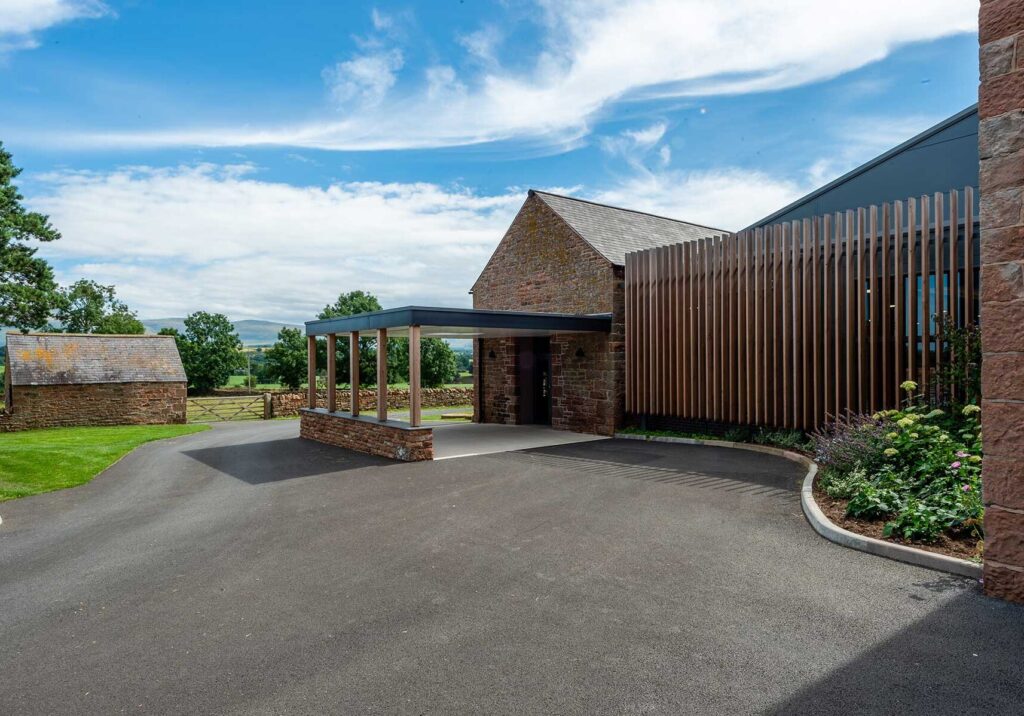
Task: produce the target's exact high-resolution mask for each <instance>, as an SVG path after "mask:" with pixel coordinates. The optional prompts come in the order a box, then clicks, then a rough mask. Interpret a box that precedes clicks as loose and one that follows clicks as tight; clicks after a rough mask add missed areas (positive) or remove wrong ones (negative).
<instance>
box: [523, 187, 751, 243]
mask: <svg viewBox="0 0 1024 716" xmlns="http://www.w3.org/2000/svg"><path fill="white" fill-rule="evenodd" d="M533 194H544V195H546V196H556V197H558V198H559V199H568V200H569V201H578V202H580V203H583V204H590V205H591V206H600V207H602V208H604V209H615V210H616V211H628V212H629V213H631V214H642V215H643V216H650V217H653V218H655V219H664V220H665V221H673V222H675V223H677V224H686V225H687V226H697V227H700V228H702V229H711V230H712V231H721V232H722V233H725V234H731V233H732V232H731V231H727V230H726V229H720V228H717V227H714V226H707V225H705V224H695V223H694V222H692V221H685V220H683V219H673V218H672V217H671V216H663V215H661V214H652V213H651V212H649V211H640V210H639V209H629V208H627V207H624V206H614V205H612V204H603V203H601V202H599V201H593V200H591V199H581V198H579V197H578V196H567V195H565V194H556V193H555V192H553V191H544V190H542V189H529V190H528V191H527V195H533Z"/></svg>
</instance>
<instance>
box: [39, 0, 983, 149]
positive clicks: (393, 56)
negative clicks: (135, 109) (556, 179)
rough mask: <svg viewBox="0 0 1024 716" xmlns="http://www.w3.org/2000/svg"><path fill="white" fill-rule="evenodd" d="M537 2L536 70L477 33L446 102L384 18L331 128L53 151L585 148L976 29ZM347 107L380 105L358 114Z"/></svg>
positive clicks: (769, 0)
mask: <svg viewBox="0 0 1024 716" xmlns="http://www.w3.org/2000/svg"><path fill="white" fill-rule="evenodd" d="M536 2H537V3H538V5H539V6H540V9H541V11H542V12H541V13H539V16H540V17H541V18H543V20H542V33H543V37H542V41H541V43H540V49H539V51H538V52H537V53H536V55H535V56H534V57H533V58H532V64H531V63H528V65H529V66H530V68H529V69H528V70H526V71H521V70H513V69H510V68H509V67H507V66H504V65H502V64H501V63H500V62H499V61H498V60H497V53H496V48H497V46H498V41H499V39H500V36H499V35H497V34H496V33H493V32H492V33H491V34H488V30H487V28H482V29H481V30H480V31H479V33H477V34H470V35H467V36H464V37H463V38H462V45H463V47H464V48H465V49H466V51H467V62H465V63H464V65H465V66H464V67H463V69H462V70H461V71H462V72H463V73H465V76H459V75H458V74H456V71H455V70H454V69H452V68H448V69H447V70H446V74H445V75H444V79H445V83H446V85H447V86H449V87H453V88H459V91H458V92H450V91H449V92H438V91H437V90H438V82H437V80H438V75H437V73H433V74H430V73H427V74H425V76H424V77H423V79H422V81H421V82H419V83H416V82H411V83H409V85H408V86H404V85H397V86H396V82H395V77H396V73H397V72H398V71H399V70H400V69H402V67H403V63H402V58H403V54H402V48H401V47H399V46H396V43H398V42H399V41H400V39H399V38H400V37H405V41H407V40H408V37H407V36H405V35H401V34H396V33H395V32H393V30H394V22H393V21H392V20H391V19H390V18H386V19H385V17H384V16H382V15H380V14H379V13H377V14H376V15H375V16H374V18H372V20H373V24H374V26H375V29H376V30H377V31H378V36H376V37H374V38H373V39H374V41H373V42H372V43H364V44H366V46H364V47H363V48H362V54H359V55H356V56H353V57H352V58H350V59H348V60H346V61H344V62H341V63H339V64H337V65H335V66H332V67H331V68H330V69H329V70H327V71H326V72H325V73H324V76H325V79H326V80H327V84H328V89H329V91H330V92H331V93H332V94H334V95H335V96H336V98H338V99H341V100H343V101H342V102H340V105H341V111H340V113H339V114H338V115H337V116H334V117H324V118H322V119H320V120H318V121H314V122H305V123H297V124H294V125H284V126H267V127H260V128H255V129H253V128H244V127H233V126H219V127H200V128H178V127H170V128H161V129H152V130H147V131H130V132H122V131H107V132H99V133H97V132H87V133H80V134H77V135H65V136H64V137H63V138H57V140H58V141H59V140H60V139H63V140H64V141H66V143H68V144H71V145H79V146H80V145H105V146H120V147H140V146H178V145H195V146H243V145H292V146H298V147H315V148H321V149H337V150H369V149H402V148H423V147H440V146H455V145H466V144H474V143H481V142H490V141H497V140H507V139H516V138H532V139H534V140H536V139H537V138H544V139H545V140H547V141H551V142H566V141H570V140H572V139H573V138H577V137H581V136H585V135H586V134H587V133H588V132H589V129H590V126H591V125H592V123H593V122H594V121H595V120H596V119H598V118H599V117H601V116H602V115H603V114H604V113H606V112H608V111H609V110H610V109H611V108H612V107H613V106H615V105H616V104H619V103H623V102H629V101H632V100H636V99H651V98H680V97H688V96H701V95H722V94H736V93H745V92H756V91H767V90H777V89H782V88H788V87H794V86H798V85H804V84H807V83H811V82H816V81H820V80H824V79H828V78H831V77H835V76H837V75H839V74H842V73H844V72H848V71H850V70H853V69H856V68H858V67H862V66H864V65H866V64H868V63H871V62H874V61H877V60H880V59H882V58H884V57H886V56H887V55H888V54H889V53H891V52H892V51H893V50H894V49H895V48H897V47H899V46H901V45H904V44H907V43H911V42H916V41H923V40H931V39H935V38H939V37H943V36H947V35H951V34H955V33H962V32H971V31H974V30H976V24H977V0H903V1H902V2H898V3H894V2H891V0H862V1H861V2H857V3H853V2H821V0H789V1H788V2H778V0H733V1H732V2H729V3H723V2H720V1H719V0H629V1H625V0H616V1H614V2H613V1H611V0H597V1H584V0H557V1H556V0H536ZM520 59H521V58H520ZM471 60H475V62H474V61H471ZM522 66H523V65H522V63H521V62H517V63H516V65H515V67H517V68H518V67H522ZM467 68H468V69H467ZM399 87H401V88H402V91H401V92H399V91H398V88H399ZM353 98H361V99H364V100H372V101H364V102H361V103H359V104H358V105H357V106H353V105H352V103H351V100H352V99H353ZM50 139H51V140H54V139H55V138H52V137H51V138H50Z"/></svg>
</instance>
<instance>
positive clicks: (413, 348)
mask: <svg viewBox="0 0 1024 716" xmlns="http://www.w3.org/2000/svg"><path fill="white" fill-rule="evenodd" d="M409 424H410V425H412V426H413V427H417V426H419V425H420V327H419V326H409Z"/></svg>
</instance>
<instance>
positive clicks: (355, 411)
mask: <svg viewBox="0 0 1024 716" xmlns="http://www.w3.org/2000/svg"><path fill="white" fill-rule="evenodd" d="M348 386H349V396H350V400H349V403H350V405H349V412H351V413H352V415H359V387H360V386H359V331H352V332H351V333H350V334H349V336H348Z"/></svg>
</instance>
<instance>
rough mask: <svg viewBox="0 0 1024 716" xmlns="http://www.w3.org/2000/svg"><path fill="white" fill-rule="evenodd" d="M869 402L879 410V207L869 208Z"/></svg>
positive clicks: (873, 409) (871, 410)
mask: <svg viewBox="0 0 1024 716" xmlns="http://www.w3.org/2000/svg"><path fill="white" fill-rule="evenodd" d="M867 260H868V289H867V290H868V291H869V293H868V302H867V314H868V402H867V411H868V412H871V413H873V412H875V411H876V410H878V402H879V400H878V392H879V391H878V359H879V353H880V351H879V336H878V332H879V330H880V329H881V322H882V320H881V316H880V315H879V300H878V299H879V292H880V289H879V285H878V269H877V262H878V207H877V206H874V205H872V206H871V207H870V208H869V209H868V256H867Z"/></svg>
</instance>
